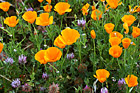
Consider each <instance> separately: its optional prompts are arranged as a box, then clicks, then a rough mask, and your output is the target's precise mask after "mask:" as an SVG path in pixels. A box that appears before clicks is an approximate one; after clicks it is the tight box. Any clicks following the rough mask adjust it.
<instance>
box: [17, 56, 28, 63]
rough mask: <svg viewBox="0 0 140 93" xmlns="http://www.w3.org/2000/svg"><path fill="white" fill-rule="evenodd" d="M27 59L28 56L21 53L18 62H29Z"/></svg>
mask: <svg viewBox="0 0 140 93" xmlns="http://www.w3.org/2000/svg"><path fill="white" fill-rule="evenodd" d="M26 59H27V57H26V56H24V55H20V56H19V57H18V62H19V63H20V64H25V63H27V61H26Z"/></svg>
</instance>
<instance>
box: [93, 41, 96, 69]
mask: <svg viewBox="0 0 140 93" xmlns="http://www.w3.org/2000/svg"><path fill="white" fill-rule="evenodd" d="M93 44H94V63H93V71H94V70H96V64H95V63H96V62H95V58H96V46H95V40H93ZM94 68H95V69H94Z"/></svg>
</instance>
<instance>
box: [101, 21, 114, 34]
mask: <svg viewBox="0 0 140 93" xmlns="http://www.w3.org/2000/svg"><path fill="white" fill-rule="evenodd" d="M114 27H115V25H114V24H112V23H107V24H105V25H104V28H105V30H106V32H107V33H108V34H110V33H111V32H112V31H113V29H114Z"/></svg>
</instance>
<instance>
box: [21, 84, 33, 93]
mask: <svg viewBox="0 0 140 93" xmlns="http://www.w3.org/2000/svg"><path fill="white" fill-rule="evenodd" d="M31 89H32V88H31V86H30V85H28V84H27V83H25V84H24V85H22V91H24V92H30V91H31Z"/></svg>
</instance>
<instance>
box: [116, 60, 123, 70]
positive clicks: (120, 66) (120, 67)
mask: <svg viewBox="0 0 140 93" xmlns="http://www.w3.org/2000/svg"><path fill="white" fill-rule="evenodd" d="M117 61H118V65H119V68H120V69H122V68H121V65H120V62H119V59H118V58H117Z"/></svg>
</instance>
